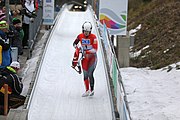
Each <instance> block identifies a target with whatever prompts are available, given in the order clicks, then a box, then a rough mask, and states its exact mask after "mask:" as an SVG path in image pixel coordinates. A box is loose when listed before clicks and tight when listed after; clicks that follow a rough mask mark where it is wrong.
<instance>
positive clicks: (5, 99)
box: [4, 84, 8, 116]
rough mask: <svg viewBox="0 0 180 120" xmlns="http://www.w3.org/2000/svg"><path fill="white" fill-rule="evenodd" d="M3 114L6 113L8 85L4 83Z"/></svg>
mask: <svg viewBox="0 0 180 120" xmlns="http://www.w3.org/2000/svg"><path fill="white" fill-rule="evenodd" d="M4 89H5V91H4V115H5V116H7V113H8V85H7V84H4Z"/></svg>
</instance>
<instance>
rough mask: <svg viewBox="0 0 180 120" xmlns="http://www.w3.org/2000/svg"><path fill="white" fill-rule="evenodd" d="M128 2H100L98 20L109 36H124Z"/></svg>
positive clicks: (116, 0)
mask: <svg viewBox="0 0 180 120" xmlns="http://www.w3.org/2000/svg"><path fill="white" fill-rule="evenodd" d="M127 7H128V0H100V5H99V19H100V22H101V23H102V24H103V23H105V24H106V26H107V28H108V30H109V31H110V34H111V35H126V32H127V9H128V8H127Z"/></svg>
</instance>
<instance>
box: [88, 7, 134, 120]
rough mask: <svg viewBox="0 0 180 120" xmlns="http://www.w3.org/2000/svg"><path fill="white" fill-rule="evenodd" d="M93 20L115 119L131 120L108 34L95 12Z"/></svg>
mask: <svg viewBox="0 0 180 120" xmlns="http://www.w3.org/2000/svg"><path fill="white" fill-rule="evenodd" d="M92 12H93V10H92ZM94 18H95V20H96V24H97V26H98V27H99V34H100V35H101V36H102V39H101V43H102V46H103V49H104V56H105V59H106V66H107V70H108V74H109V79H110V82H109V83H110V84H111V83H112V85H111V89H112V94H113V95H114V96H113V98H114V99H113V102H114V109H117V112H118V115H117V114H116V118H117V119H120V120H131V117H130V110H129V107H128V103H127V98H126V92H125V88H124V85H123V82H122V77H121V74H120V70H119V64H118V60H117V57H116V54H115V50H114V47H113V45H112V42H111V40H110V35H109V32H108V30H107V27H106V25H105V24H104V25H103V27H101V25H100V22H98V21H99V20H98V18H97V16H96V15H95V12H94ZM115 112H116V111H115Z"/></svg>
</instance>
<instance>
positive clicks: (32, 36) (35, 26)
mask: <svg viewBox="0 0 180 120" xmlns="http://www.w3.org/2000/svg"><path fill="white" fill-rule="evenodd" d="M42 16H43V8H42V7H41V6H40V7H39V9H38V11H37V17H36V18H35V19H34V22H31V23H30V25H29V40H28V46H29V55H28V57H30V56H31V52H32V49H33V46H34V43H35V40H36V37H37V34H38V31H39V30H40V27H41V24H42Z"/></svg>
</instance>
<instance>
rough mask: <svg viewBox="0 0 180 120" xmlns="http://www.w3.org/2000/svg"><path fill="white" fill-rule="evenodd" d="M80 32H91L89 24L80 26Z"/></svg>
mask: <svg viewBox="0 0 180 120" xmlns="http://www.w3.org/2000/svg"><path fill="white" fill-rule="evenodd" d="M82 30H83V31H89V32H91V30H92V24H91V23H90V22H85V23H84V24H83V25H82Z"/></svg>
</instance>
